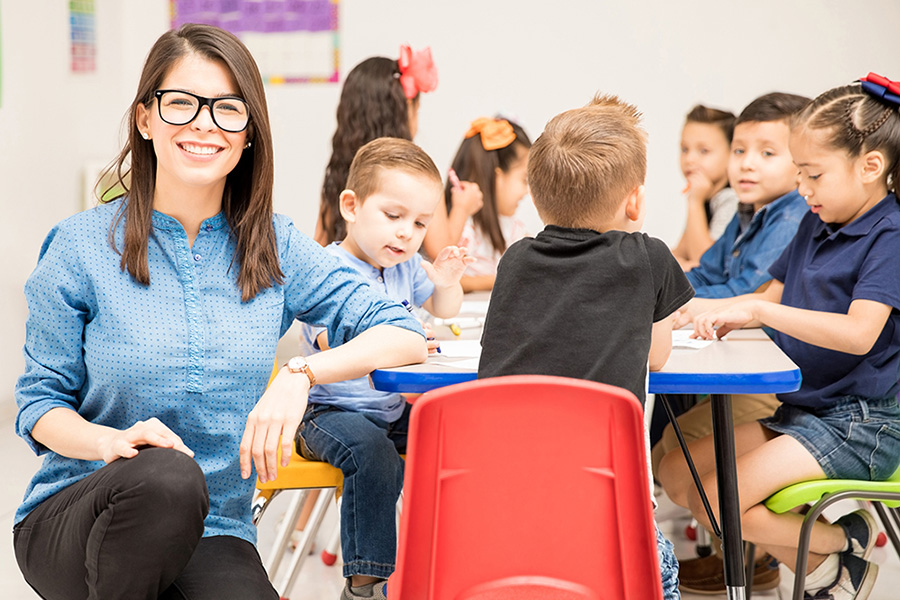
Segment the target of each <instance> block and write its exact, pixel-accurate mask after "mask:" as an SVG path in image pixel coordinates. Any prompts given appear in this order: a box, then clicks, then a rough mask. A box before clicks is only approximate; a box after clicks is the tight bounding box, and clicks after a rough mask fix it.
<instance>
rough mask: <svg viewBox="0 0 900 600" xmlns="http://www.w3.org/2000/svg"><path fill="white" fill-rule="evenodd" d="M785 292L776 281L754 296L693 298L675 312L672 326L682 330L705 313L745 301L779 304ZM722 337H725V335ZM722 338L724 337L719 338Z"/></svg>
mask: <svg viewBox="0 0 900 600" xmlns="http://www.w3.org/2000/svg"><path fill="white" fill-rule="evenodd" d="M782 290H784V284H783V283H781V282H780V281H777V280H775V279H773V280H771V281H770V282H769V283H768V285H767V286H766V287H764V288H762V291H757V292H753V293H752V294H742V295H740V296H733V297H731V298H697V297H694V298H691V300H690V301H688V303H687V304H685V305H684V306H682V307H681V308H680V309H678V310H677V311H675V321H674V323H673V324H672V326H673V327H674V328H675V329H681V328H682V327H684V326H685V325H687V324H688V323H691V322H692V321H694V320H695V319H696V318H697V317H699V316H700V315H702V314H703V313H705V312H709V311H713V310H719V309H721V308H723V307H726V306H731V305H734V304H737V303H739V302H743V301H745V300H765V301H767V302H774V303H775V304H778V303H779V302H781V292H782ZM759 326H760V325H759V324H758V323H756V324H750V323H747V324H745V325H744V327H759ZM722 335H725V334H724V333H723V334H722ZM719 337H722V336H719Z"/></svg>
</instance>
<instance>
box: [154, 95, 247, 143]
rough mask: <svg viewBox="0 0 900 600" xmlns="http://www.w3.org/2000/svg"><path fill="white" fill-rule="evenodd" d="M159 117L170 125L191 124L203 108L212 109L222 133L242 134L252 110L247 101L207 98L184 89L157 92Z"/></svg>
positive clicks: (211, 112) (235, 98) (232, 98)
mask: <svg viewBox="0 0 900 600" xmlns="http://www.w3.org/2000/svg"><path fill="white" fill-rule="evenodd" d="M153 95H154V96H155V97H156V106H157V108H158V109H159V118H160V119H162V120H163V121H165V122H166V123H168V124H169V125H187V124H188V123H190V122H191V121H193V120H194V119H196V118H197V115H199V114H200V109H202V108H203V107H204V106H208V107H209V114H210V115H212V120H213V123H215V124H216V127H218V128H219V129H221V130H222V131H228V132H231V133H238V132H241V131H243V130H245V129H247V125H248V124H249V123H250V109H249V107H248V106H247V103H246V102H245V101H244V99H243V98H238V97H237V96H220V97H218V98H204V97H203V96H198V95H197V94H192V93H191V92H185V91H184V90H156V91H155V92H153Z"/></svg>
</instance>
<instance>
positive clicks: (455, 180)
mask: <svg viewBox="0 0 900 600" xmlns="http://www.w3.org/2000/svg"><path fill="white" fill-rule="evenodd" d="M447 179H448V180H450V187H452V188H453V189H455V190H461V189H462V184H460V183H459V176H458V175H457V174H456V171H454V170H453V169H452V168H451V169H450V170H449V171H447Z"/></svg>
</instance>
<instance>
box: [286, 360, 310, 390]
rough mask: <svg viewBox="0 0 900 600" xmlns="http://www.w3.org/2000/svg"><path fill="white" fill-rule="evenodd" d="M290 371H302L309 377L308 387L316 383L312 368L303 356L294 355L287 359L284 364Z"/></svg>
mask: <svg viewBox="0 0 900 600" xmlns="http://www.w3.org/2000/svg"><path fill="white" fill-rule="evenodd" d="M284 366H286V367H287V369H288V371H290V372H291V373H303V374H304V375H306V377H307V378H309V387H312V386H314V385H316V376H315V374H314V373H313V372H312V369H310V368H309V363H308V362H306V358H304V357H303V356H295V357H294V358H292V359H291V360H289V361H287V363H285V365H284Z"/></svg>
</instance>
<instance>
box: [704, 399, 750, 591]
mask: <svg viewBox="0 0 900 600" xmlns="http://www.w3.org/2000/svg"><path fill="white" fill-rule="evenodd" d="M711 396H712V397H711V398H710V401H711V404H712V406H711V408H712V420H713V440H714V442H715V447H716V479H717V481H718V490H719V522H720V523H721V526H722V552H723V554H724V555H725V556H724V559H725V589H726V592H727V595H728V598H729V600H744V599H745V598H746V585H745V580H744V544H743V540H742V539H741V511H740V501H739V496H738V487H737V466H736V463H735V451H734V423H733V421H732V417H731V396H730V395H729V394H712V395H711Z"/></svg>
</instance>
